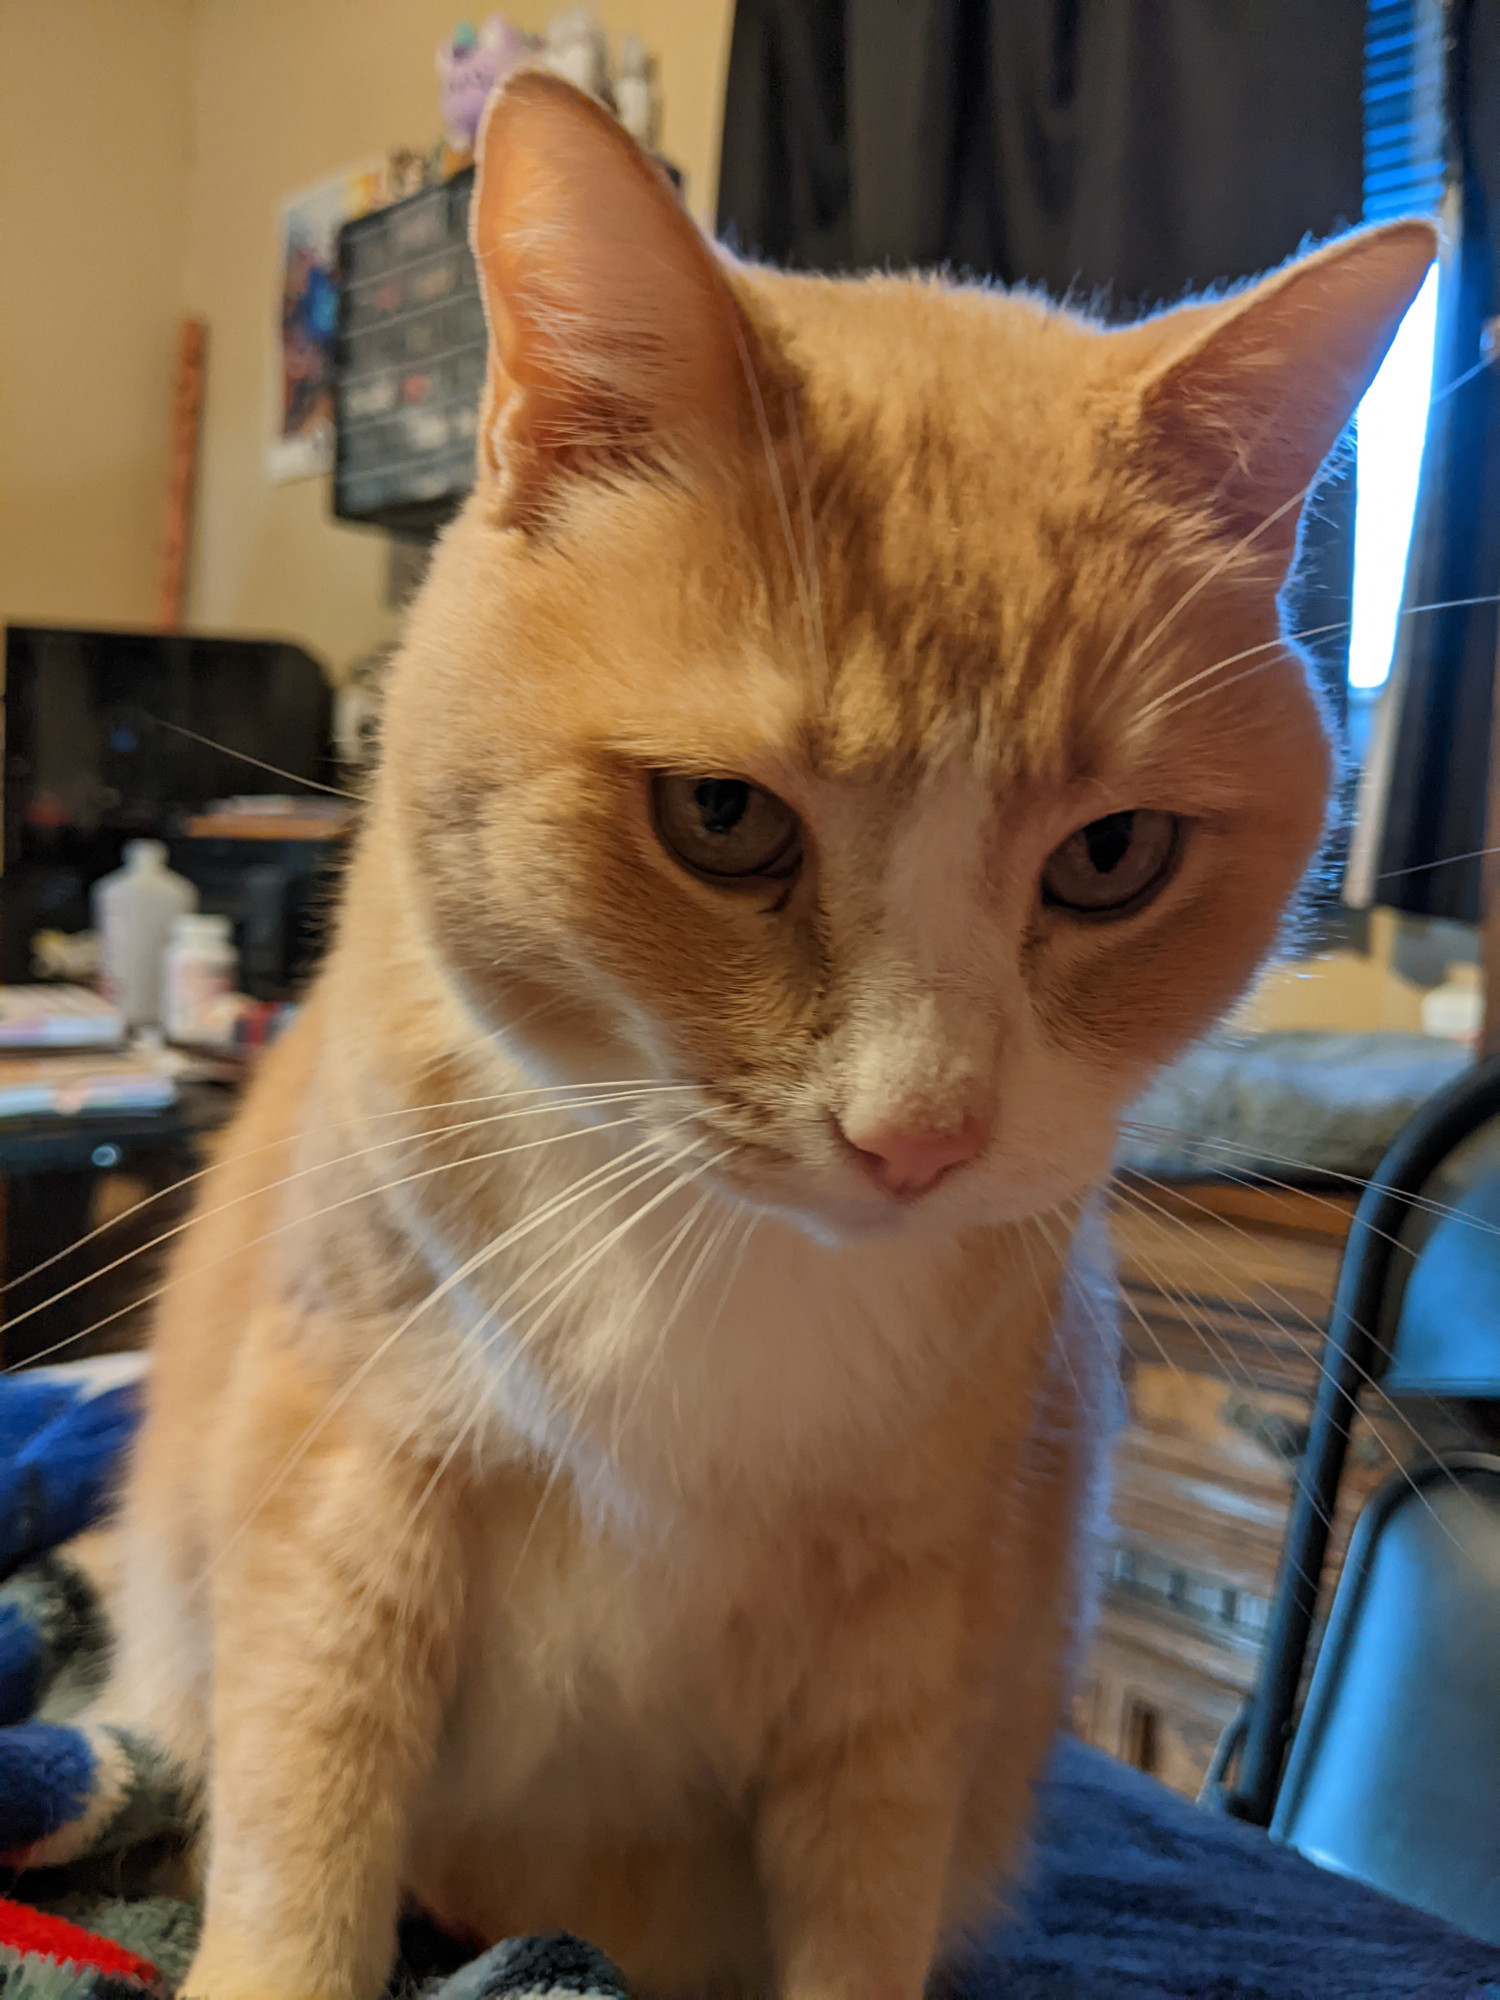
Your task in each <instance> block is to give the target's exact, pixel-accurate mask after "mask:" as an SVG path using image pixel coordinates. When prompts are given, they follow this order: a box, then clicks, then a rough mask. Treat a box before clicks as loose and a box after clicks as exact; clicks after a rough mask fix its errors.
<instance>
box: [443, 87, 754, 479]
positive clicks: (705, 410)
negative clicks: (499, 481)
mask: <svg viewBox="0 0 1500 2000" xmlns="http://www.w3.org/2000/svg"><path fill="white" fill-rule="evenodd" d="M473 227H474V247H475V253H476V256H477V257H478V260H479V264H480V268H481V272H482V274H483V279H484V286H485V294H486V299H487V303H488V309H489V315H490V326H491V331H492V336H493V349H494V360H495V362H496V363H497V364H498V370H497V374H498V377H499V379H498V381H497V383H496V387H495V397H494V402H495V408H494V410H493V411H492V412H491V415H492V417H493V418H498V420H499V423H500V428H501V432H502V437H501V439H500V440H499V448H498V455H499V457H500V458H501V459H503V460H505V461H506V463H507V467H508V469H514V467H515V461H516V458H517V451H518V447H519V448H522V449H523V450H524V454H525V456H526V457H527V458H528V459H529V460H530V461H531V463H530V471H529V474H528V476H529V477H533V478H534V477H537V476H545V474H546V473H547V471H548V470H549V469H550V470H556V469H558V468H559V467H561V466H567V467H568V468H570V469H574V470H577V469H581V468H582V467H583V466H584V465H585V464H586V463H587V462H588V461H590V460H591V459H592V460H600V459H608V458H611V457H618V455H619V454H620V453H621V452H625V453H629V454H635V453H641V452H647V451H650V450H652V449H655V450H657V451H658V452H660V453H661V454H662V455H667V454H668V453H670V452H673V451H681V450H683V449H685V448H687V447H688V445H689V444H690V442H691V441H693V440H694V439H698V440H701V439H702V438H703V437H704V436H705V435H706V434H709V433H714V432H718V433H721V434H722V433H723V432H724V431H725V430H726V429H729V430H734V429H737V427H738V418H739V405H740V393H739V386H738V385H739V381H740V372H741V367H742V359H741V349H742V346H743V347H744V351H745V352H748V345H747V344H746V343H745V332H744V329H743V327H742V325H741V315H740V310H739V307H738V305H737V303H736V301H735V299H734V296H733V294H732V292H731V291H730V288H729V285H728V283H727V281H726V279H725V277H724V275H723V273H722V271H721V270H720V269H719V267H718V264H717V262H716V259H715V257H714V254H713V252H712V250H711V249H710V248H709V246H708V244H707V243H706V242H705V241H704V239H703V238H702V236H701V235H700V234H699V233H698V231H697V229H696V228H695V227H694V226H693V224H692V222H691V221H690V220H689V218H688V217H687V216H686V215H684V214H683V212H682V210H681V209H680V207H679V206H678V204H677V201H676V199H675V197H674V196H673V194H672V192H671V190H670V189H669V188H668V187H667V186H666V185H665V183H664V182H663V180H662V178H661V176H660V175H659V174H658V173H657V171H656V169H655V168H654V167H653V166H652V165H651V163H650V161H649V160H647V159H646V157H645V156H644V154H642V153H641V152H640V150H639V149H638V148H637V147H636V145H635V144H634V142H633V141H632V140H631V139H630V138H629V137H628V135H627V134H626V133H625V132H624V130H623V129H622V128H621V127H620V126H619V125H617V124H616V123H615V121H614V120H613V119H612V118H611V117H610V116H609V114H608V113H607V112H606V111H604V110H603V109H602V108H601V107H600V106H598V105H596V104H595V103H594V102H593V101H592V100H591V99H589V98H587V97H585V96H584V95H583V94H582V93H581V92H579V91H575V90H574V89H573V88H572V87H571V86H570V85H568V84H565V83H563V82H561V81H560V80H559V79H557V78H555V77H551V76H546V75H543V74H541V73H540V72H527V73H524V74H522V75H521V76H519V77H517V78H515V79H514V80H513V81H512V82H511V83H510V84H509V85H508V86H507V87H506V88H505V89H504V90H503V91H501V92H500V93H499V94H498V95H497V97H496V99H495V100H494V102H493V104H492V105H491V108H490V112H489V115H488V117H487V119H486V123H485V127H484V132H483V135H482V140H481V151H480V168H479V180H478V185H477V188H476V192H475V198H474V224H473Z"/></svg>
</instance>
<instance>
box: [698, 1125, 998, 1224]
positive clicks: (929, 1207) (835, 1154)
mask: <svg viewBox="0 0 1500 2000" xmlns="http://www.w3.org/2000/svg"><path fill="white" fill-rule="evenodd" d="M701 1146H702V1151H703V1154H704V1156H705V1158H708V1159H712V1164H711V1165H709V1166H706V1167H705V1169H704V1178H705V1179H711V1180H714V1181H717V1182H718V1183H719V1184H720V1185H721V1186H722V1187H724V1188H725V1189H726V1190H727V1191H728V1192H729V1193H730V1194H731V1195H732V1196H733V1197H734V1198H735V1199H737V1200H739V1201H741V1202H743V1203H745V1205H746V1206H747V1207H750V1208H754V1209H758V1210H760V1211H761V1212H762V1213H763V1214H767V1215H776V1216H779V1217H780V1218H781V1219H782V1220H783V1221H788V1222H792V1223H794V1224H796V1225H797V1226H799V1227H802V1228H806V1229H811V1230H812V1231H813V1232H814V1233H815V1234H816V1235H819V1236H823V1235H829V1234H831V1235H832V1236H834V1237H840V1238H842V1237H849V1236H872V1235H879V1234H883V1233H886V1232H888V1231H890V1230H892V1229H896V1228H901V1227H904V1226H906V1225H907V1224H909V1223H910V1222H911V1221H912V1220H914V1219H915V1218H916V1217H917V1216H919V1215H923V1216H925V1215H928V1214H931V1213H932V1212H933V1210H934V1208H935V1206H936V1204H935V1203H934V1202H933V1200H932V1199H931V1197H932V1196H933V1195H935V1194H936V1193H937V1191H938V1189H939V1187H946V1186H947V1185H948V1184H949V1180H950V1178H951V1177H950V1176H948V1175H944V1176H942V1177H940V1178H939V1179H938V1180H936V1181H934V1182H933V1183H932V1184H931V1185H929V1186H925V1187H921V1188H913V1189H901V1188H887V1187H882V1186H880V1185H879V1184H878V1183H876V1182H874V1181H872V1180H871V1179H870V1178H869V1176H868V1175H867V1174H866V1173H865V1172H863V1171H862V1170H861V1168H860V1167H859V1165H858V1164H857V1162H855V1161H854V1160H853V1159H852V1158H851V1157H850V1151H851V1149H849V1148H848V1147H847V1146H840V1147H839V1148H838V1150H836V1151H830V1152H829V1154H828V1156H827V1158H826V1159H824V1158H820V1159H817V1160H811V1161H810V1160H809V1159H808V1158H807V1157H806V1155H805V1154H804V1153H803V1152H801V1151H798V1150H796V1149H794V1148H793V1147H792V1146H791V1145H783V1144H779V1143H778V1142H777V1141H775V1140H774V1139H768V1138H765V1137H762V1136H748V1135H746V1134H744V1133H743V1132H739V1131H736V1132H734V1133H733V1134H729V1133H726V1132H723V1131H715V1130H714V1129H712V1127H710V1129H709V1130H708V1131H707V1133H706V1135H705V1136H704V1137H703V1139H702V1141H701ZM715 1155H717V1157H716V1158H715V1157H714V1156H715ZM956 1171H961V1169H959V1170H956Z"/></svg>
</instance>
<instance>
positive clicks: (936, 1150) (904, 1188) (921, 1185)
mask: <svg viewBox="0 0 1500 2000" xmlns="http://www.w3.org/2000/svg"><path fill="white" fill-rule="evenodd" d="M989 1136H990V1131H989V1123H988V1121H987V1120H986V1119H983V1118H980V1117H976V1116H974V1115H972V1114H971V1115H970V1116H969V1117H967V1118H965V1119H964V1121H963V1123H962V1124H961V1125H960V1126H958V1127H957V1128H956V1130H953V1131H948V1132H938V1131H934V1130H932V1129H931V1128H930V1127H926V1126H921V1125H912V1124H899V1125H870V1126H860V1125H856V1126H854V1127H852V1128H848V1127H846V1128H844V1137H845V1138H846V1139H847V1140H848V1142H849V1145H850V1147H851V1148H852V1149H853V1152H854V1154H855V1157H856V1158H857V1159H858V1161H859V1163H860V1165H861V1166H862V1167H863V1168H864V1170H865V1172H866V1173H867V1174H868V1175H869V1176H870V1178H871V1180H872V1181H874V1182H875V1184H876V1186H877V1187H882V1188H884V1189H885V1191H886V1193H887V1194H894V1195H901V1196H905V1197H907V1198H908V1199H909V1198H910V1197H912V1196H913V1195H919V1194H925V1193H926V1192H927V1190H928V1189H929V1188H930V1187H933V1186H935V1185H936V1183H937V1182H938V1181H939V1180H941V1179H942V1177H943V1175H944V1174H945V1173H947V1172H948V1170H949V1168H950V1167H961V1166H963V1165H964V1163H965V1162H966V1161H968V1160H974V1159H977V1158H978V1157H979V1155H980V1154H981V1153H982V1152H983V1151H984V1149H985V1146H986V1145H987V1144H988V1142H989Z"/></svg>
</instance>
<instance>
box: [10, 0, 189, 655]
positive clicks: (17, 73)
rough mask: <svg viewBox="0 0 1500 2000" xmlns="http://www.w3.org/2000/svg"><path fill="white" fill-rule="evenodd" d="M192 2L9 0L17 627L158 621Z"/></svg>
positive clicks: (13, 607) (13, 616) (183, 214)
mask: <svg viewBox="0 0 1500 2000" xmlns="http://www.w3.org/2000/svg"><path fill="white" fill-rule="evenodd" d="M193 12H194V9H193V4H192V0H0V624H3V623H5V622H15V621H20V620H24V619H38V620H50V621H55V622H57V621H62V620H78V621H81V622H92V623H105V624H134V623H143V622H148V621H149V620H151V619H152V618H153V617H154V615H155V608H156V587H157V568H158V559H159V553H160V546H161V531H162V520H163V509H164V503H165V494H166V474H167V455H168V428H169V422H170V414H171V397H172V367H173V358H174V353H175V346H176V337H177V322H178V319H179V317H180V315H181V312H182V291H181V278H182V251H183V245H184V241H185V228H186V220H187V205H188V176H189V164H190V160H189V143H190V137H191V130H192V117H191V111H192V76H193V41H192V32H191V27H192V17H193Z"/></svg>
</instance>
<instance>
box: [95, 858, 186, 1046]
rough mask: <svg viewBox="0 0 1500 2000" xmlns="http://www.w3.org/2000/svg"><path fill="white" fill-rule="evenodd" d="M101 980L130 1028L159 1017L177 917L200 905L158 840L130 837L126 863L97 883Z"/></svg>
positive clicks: (150, 1023) (97, 928)
mask: <svg viewBox="0 0 1500 2000" xmlns="http://www.w3.org/2000/svg"><path fill="white" fill-rule="evenodd" d="M93 906H94V929H95V930H96V931H97V932H98V933H99V983H100V985H101V986H102V988H103V990H104V995H105V998H106V999H107V1000H109V1001H111V1002H112V1003H113V1005H114V1006H116V1007H118V1008H119V1010H120V1012H121V1014H122V1015H123V1016H124V1020H125V1025H126V1027H128V1028H149V1027H152V1026H154V1025H155V1024H156V1023H157V1022H158V1021H159V1020H160V1019H161V962H162V954H163V952H165V950H166V948H167V940H168V939H169V938H170V937H171V935H172V925H173V924H174V923H175V922H176V920H177V918H178V917H180V916H182V915H184V914H185V913H186V912H187V911H189V910H196V909H197V907H198V891H197V890H196V889H195V888H194V887H193V885H192V883H191V882H185V881H184V880H183V878H182V877H181V876H180V875H174V874H173V873H172V871H171V869H170V868H169V867H168V866H167V850H166V848H165V847H164V846H163V845H162V843H161V841H159V840H131V841H127V842H126V845H125V866H124V867H123V868H119V869H117V870H116V871H115V873H114V874H113V875H106V876H105V877H104V879H103V881H101V882H96V883H95V884H94V894H93Z"/></svg>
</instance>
